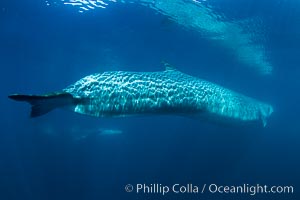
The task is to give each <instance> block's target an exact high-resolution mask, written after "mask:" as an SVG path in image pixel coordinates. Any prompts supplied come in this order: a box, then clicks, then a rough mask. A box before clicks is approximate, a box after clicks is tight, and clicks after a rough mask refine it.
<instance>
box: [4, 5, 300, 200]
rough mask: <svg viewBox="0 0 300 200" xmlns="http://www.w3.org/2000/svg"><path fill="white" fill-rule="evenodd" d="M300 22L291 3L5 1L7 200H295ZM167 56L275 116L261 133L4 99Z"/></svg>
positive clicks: (144, 66)
mask: <svg viewBox="0 0 300 200" xmlns="http://www.w3.org/2000/svg"><path fill="white" fill-rule="evenodd" d="M299 24H300V2H298V1H293V0H276V1H270V0H262V1H255V0H244V1H238V0H229V1H225V0H122V1H118V0H103V1H99V0H95V1H92V0H91V1H88V0H64V1H63V0H47V1H45V0H35V1H14V0H2V1H1V2H0V66H1V84H0V87H1V98H0V99H1V133H0V199H1V200H54V199H55V200H66V199H72V200H98V199H99V200H100V199H111V200H126V199H142V200H144V199H145V200H146V199H184V200H187V199H272V200H273V199H280V200H281V199H284V200H285V199H293V200H295V199H299V198H300V193H299V189H300V174H299V169H300V155H299V153H300V118H299V115H300V106H299V100H300V94H299V91H300V56H299V55H300V47H299V46H300V26H299ZM162 62H167V63H170V65H172V66H175V67H176V69H178V70H180V71H181V72H183V73H187V74H190V75H192V76H195V77H199V78H201V79H204V80H207V81H210V82H213V83H216V84H218V85H222V86H224V87H226V88H229V89H232V90H234V91H237V92H239V93H242V94H245V95H247V96H250V97H253V98H255V99H259V100H261V101H263V102H267V103H268V104H270V105H272V106H273V109H274V112H273V113H272V115H271V116H270V117H269V118H268V120H267V124H266V126H265V127H264V126H263V124H262V123H261V124H253V125H252V124H251V125H238V124H228V123H225V122H221V121H220V122H219V121H218V122H211V121H210V120H206V119H205V118H196V117H184V116H173V115H167V116H164V115H151V116H134V117H124V118H96V117H89V116H84V115H79V114H75V113H73V112H69V111H66V110H60V109H57V110H54V111H52V112H50V113H48V114H47V115H43V116H41V117H38V118H30V117H29V113H30V106H29V105H26V104H22V103H18V102H14V101H11V100H10V99H8V98H7V97H8V95H10V94H14V93H20V94H45V93H48V92H51V91H60V90H61V89H63V88H66V87H67V86H68V85H70V84H72V83H74V82H75V81H77V80H79V79H80V78H82V77H84V76H87V75H90V74H94V73H101V72H105V71H136V72H154V71H163V70H165V68H164V65H163V64H162ZM239 186H240V187H239ZM258 186H262V187H264V186H266V187H267V190H266V191H265V190H263V189H262V188H259V187H258ZM225 187H228V190H227V189H224V188H225ZM238 187H239V189H240V191H237V190H235V189H237V188H238ZM216 188H217V189H216ZM271 188H272V189H271ZM167 190H168V191H167Z"/></svg>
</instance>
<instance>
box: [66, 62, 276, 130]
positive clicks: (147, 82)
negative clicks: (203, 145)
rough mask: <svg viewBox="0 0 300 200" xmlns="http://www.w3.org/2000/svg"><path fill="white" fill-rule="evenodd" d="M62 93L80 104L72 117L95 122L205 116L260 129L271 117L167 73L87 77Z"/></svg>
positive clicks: (263, 108)
mask: <svg viewBox="0 0 300 200" xmlns="http://www.w3.org/2000/svg"><path fill="white" fill-rule="evenodd" d="M64 91H65V92H67V93H70V94H72V95H73V97H75V98H79V99H82V101H81V103H79V104H77V105H76V106H75V108H74V111H75V112H77V113H81V114H86V115H91V116H96V117H106V116H126V115H137V114H178V115H198V114H205V115H206V114H208V115H209V116H212V117H216V118H220V119H229V120H237V121H245V122H247V121H262V123H263V125H264V126H265V125H266V119H267V118H268V117H269V116H270V115H271V113H272V112H273V108H272V106H270V105H268V104H265V103H262V102H259V101H257V100H255V99H252V98H250V97H246V96H244V95H241V94H238V93H236V92H233V91H231V90H229V89H226V88H224V87H221V86H219V85H216V84H214V83H210V82H208V81H205V80H202V79H199V78H196V77H192V76H189V75H187V74H184V73H182V72H180V71H178V70H175V69H172V68H167V69H166V70H165V71H161V72H124V71H113V72H104V73H100V74H93V75H90V76H86V77H84V78H82V79H80V80H79V81H77V82H76V83H75V84H73V85H70V86H69V87H67V88H66V89H64Z"/></svg>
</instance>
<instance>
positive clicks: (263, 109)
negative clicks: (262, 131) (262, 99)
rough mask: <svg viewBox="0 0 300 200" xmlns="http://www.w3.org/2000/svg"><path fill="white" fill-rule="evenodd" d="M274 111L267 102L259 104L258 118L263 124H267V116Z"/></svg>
mask: <svg viewBox="0 0 300 200" xmlns="http://www.w3.org/2000/svg"><path fill="white" fill-rule="evenodd" d="M273 112H274V109H273V107H272V106H271V105H269V104H261V106H260V118H261V120H262V123H263V126H264V127H265V126H266V125H267V118H269V117H270V115H271V114H272V113H273Z"/></svg>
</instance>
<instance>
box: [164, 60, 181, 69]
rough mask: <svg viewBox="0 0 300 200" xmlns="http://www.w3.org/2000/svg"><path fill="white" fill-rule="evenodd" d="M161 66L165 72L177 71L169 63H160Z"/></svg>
mask: <svg viewBox="0 0 300 200" xmlns="http://www.w3.org/2000/svg"><path fill="white" fill-rule="evenodd" d="M161 64H162V65H163V66H164V67H165V71H178V70H177V69H176V67H174V66H173V65H171V64H170V63H167V62H166V61H164V60H163V61H161Z"/></svg>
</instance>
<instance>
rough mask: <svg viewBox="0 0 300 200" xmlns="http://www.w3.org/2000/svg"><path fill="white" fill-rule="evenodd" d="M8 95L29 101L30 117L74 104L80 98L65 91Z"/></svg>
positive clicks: (18, 99)
mask: <svg viewBox="0 0 300 200" xmlns="http://www.w3.org/2000/svg"><path fill="white" fill-rule="evenodd" d="M8 97H9V98H10V99H13V100H16V101H26V102H28V103H30V104H31V113H30V117H38V116H41V115H44V114H46V113H48V112H50V111H52V110H54V109H56V108H61V107H65V106H72V105H76V104H78V103H79V101H80V99H77V98H74V97H73V96H72V95H71V94H69V93H67V92H58V93H51V94H46V95H23V94H13V95H9V96H8Z"/></svg>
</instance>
